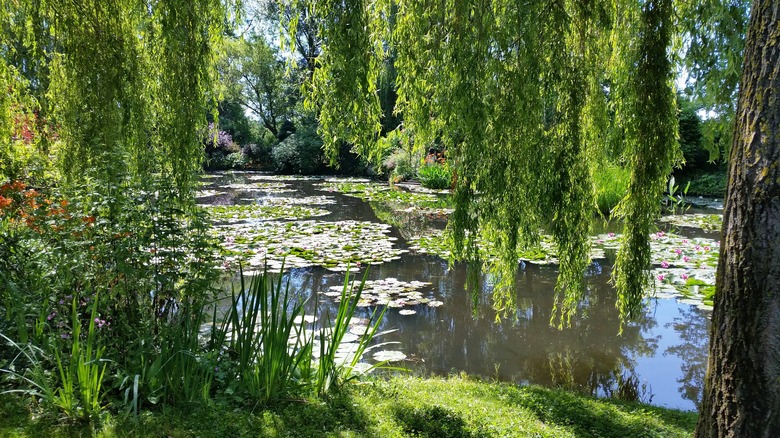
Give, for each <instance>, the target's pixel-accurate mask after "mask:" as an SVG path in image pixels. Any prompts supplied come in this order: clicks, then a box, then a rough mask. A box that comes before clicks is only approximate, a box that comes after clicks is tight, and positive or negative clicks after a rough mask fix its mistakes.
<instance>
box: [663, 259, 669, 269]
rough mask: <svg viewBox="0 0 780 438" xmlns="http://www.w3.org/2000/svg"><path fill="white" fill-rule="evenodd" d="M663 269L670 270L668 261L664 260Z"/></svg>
mask: <svg viewBox="0 0 780 438" xmlns="http://www.w3.org/2000/svg"><path fill="white" fill-rule="evenodd" d="M661 267H662V268H668V267H669V263H668V262H667V261H666V260H664V261H662V262H661Z"/></svg>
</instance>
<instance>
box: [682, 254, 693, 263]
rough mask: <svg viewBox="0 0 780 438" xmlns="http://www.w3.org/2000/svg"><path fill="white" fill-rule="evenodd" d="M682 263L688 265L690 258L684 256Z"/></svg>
mask: <svg viewBox="0 0 780 438" xmlns="http://www.w3.org/2000/svg"><path fill="white" fill-rule="evenodd" d="M683 261H684V262H685V263H688V262H690V261H691V258H690V257H688V256H685V257H683Z"/></svg>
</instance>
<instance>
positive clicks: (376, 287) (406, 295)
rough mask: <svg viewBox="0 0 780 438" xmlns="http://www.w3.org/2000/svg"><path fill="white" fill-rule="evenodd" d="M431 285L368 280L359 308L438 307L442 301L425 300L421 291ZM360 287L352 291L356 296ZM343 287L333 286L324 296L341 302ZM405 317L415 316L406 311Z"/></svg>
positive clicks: (353, 288) (355, 287) (353, 286)
mask: <svg viewBox="0 0 780 438" xmlns="http://www.w3.org/2000/svg"><path fill="white" fill-rule="evenodd" d="M430 285H431V283H428V282H424V281H411V282H406V281H400V280H398V279H396V278H392V277H390V278H385V279H382V280H366V282H365V283H364V285H363V292H362V293H361V295H360V301H358V304H357V305H358V307H373V306H385V305H386V306H388V307H391V308H402V307H414V306H419V305H428V306H431V303H433V305H432V306H431V307H437V305H439V304H438V303H440V301H436V300H431V299H429V298H425V297H424V296H423V294H422V293H421V292H420V289H422V288H424V287H427V286H430ZM359 286H360V285H359V284H358V283H354V284H353V285H352V286H351V287H352V290H351V291H350V292H351V293H352V294H354V293H355V292H356V291H357V288H358V287H359ZM342 288H343V286H331V287H330V288H329V289H328V290H327V291H326V292H324V293H323V294H324V295H326V296H329V297H333V298H335V300H336V302H338V301H341V292H342ZM404 310H405V312H404V313H403V314H404V315H411V314H414V313H415V312H414V311H411V313H409V312H410V310H411V309H404Z"/></svg>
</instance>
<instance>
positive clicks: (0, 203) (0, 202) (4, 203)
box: [0, 196, 12, 209]
mask: <svg viewBox="0 0 780 438" xmlns="http://www.w3.org/2000/svg"><path fill="white" fill-rule="evenodd" d="M11 202H12V201H11V200H10V199H8V198H6V197H5V196H0V209H3V208H5V207H8V206H9V205H11Z"/></svg>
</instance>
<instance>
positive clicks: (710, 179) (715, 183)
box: [680, 170, 728, 197]
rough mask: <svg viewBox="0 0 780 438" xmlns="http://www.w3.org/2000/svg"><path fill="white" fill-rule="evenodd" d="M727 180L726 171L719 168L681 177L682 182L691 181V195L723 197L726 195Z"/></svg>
mask: <svg viewBox="0 0 780 438" xmlns="http://www.w3.org/2000/svg"><path fill="white" fill-rule="evenodd" d="M727 180H728V177H727V175H726V171H725V170H718V171H715V172H712V173H696V174H693V175H689V176H685V177H681V178H680V184H683V185H684V184H686V183H687V182H690V183H691V186H690V187H689V188H688V194H689V195H697V196H714V197H723V196H726V183H727Z"/></svg>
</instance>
